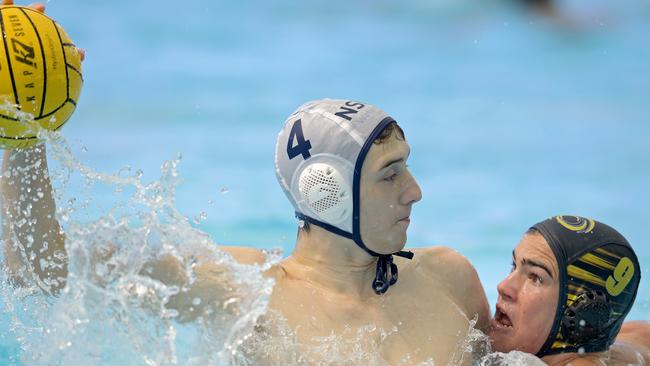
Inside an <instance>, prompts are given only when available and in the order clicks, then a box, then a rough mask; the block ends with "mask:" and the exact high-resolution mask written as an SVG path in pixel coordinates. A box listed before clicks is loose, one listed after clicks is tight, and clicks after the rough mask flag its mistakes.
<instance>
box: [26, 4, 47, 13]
mask: <svg viewBox="0 0 650 366" xmlns="http://www.w3.org/2000/svg"><path fill="white" fill-rule="evenodd" d="M28 7H30V8H32V9H34V10H36V11H39V12H41V13H45V5H44V4H41V3H33V4H29V5H28Z"/></svg>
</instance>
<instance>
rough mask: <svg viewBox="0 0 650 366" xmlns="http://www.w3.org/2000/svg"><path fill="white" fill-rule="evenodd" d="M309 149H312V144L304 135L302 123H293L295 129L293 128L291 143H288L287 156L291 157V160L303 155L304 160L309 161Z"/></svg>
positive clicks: (299, 121)
mask: <svg viewBox="0 0 650 366" xmlns="http://www.w3.org/2000/svg"><path fill="white" fill-rule="evenodd" d="M294 140H295V146H294ZM309 149H311V142H309V140H305V136H304V135H303V134H302V121H301V120H297V121H296V122H294V123H293V127H291V133H289V141H287V155H289V160H291V159H293V158H295V157H296V156H298V155H302V158H303V159H305V160H307V159H309V158H310V157H311V154H310V153H309Z"/></svg>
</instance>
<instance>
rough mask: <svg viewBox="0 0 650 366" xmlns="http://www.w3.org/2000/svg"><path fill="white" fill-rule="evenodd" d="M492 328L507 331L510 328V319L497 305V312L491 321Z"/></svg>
mask: <svg viewBox="0 0 650 366" xmlns="http://www.w3.org/2000/svg"><path fill="white" fill-rule="evenodd" d="M492 326H493V328H497V329H509V328H512V322H511V321H510V317H508V314H506V313H505V312H504V311H503V310H502V309H501V307H500V306H498V305H497V310H496V312H495V313H494V319H492Z"/></svg>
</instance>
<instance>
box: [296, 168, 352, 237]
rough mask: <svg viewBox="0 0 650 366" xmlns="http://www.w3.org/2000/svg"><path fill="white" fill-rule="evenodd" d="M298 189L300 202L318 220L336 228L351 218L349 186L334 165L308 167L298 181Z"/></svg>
mask: <svg viewBox="0 0 650 366" xmlns="http://www.w3.org/2000/svg"><path fill="white" fill-rule="evenodd" d="M298 190H299V192H300V196H301V197H300V198H301V200H303V201H304V202H305V203H306V205H307V207H309V209H310V210H311V211H312V213H313V214H314V216H316V217H317V218H318V219H319V220H322V221H324V222H326V223H329V224H331V225H337V224H340V223H342V222H344V221H345V220H346V219H349V218H350V216H351V215H352V193H351V191H350V185H349V184H348V183H347V182H346V181H345V178H343V175H342V174H341V173H340V172H339V171H338V170H337V169H336V168H335V167H333V166H332V165H329V164H326V163H314V164H309V165H308V166H306V167H305V168H304V169H303V170H302V172H301V173H300V177H299V178H298Z"/></svg>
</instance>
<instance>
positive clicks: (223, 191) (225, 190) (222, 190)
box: [220, 187, 230, 194]
mask: <svg viewBox="0 0 650 366" xmlns="http://www.w3.org/2000/svg"><path fill="white" fill-rule="evenodd" d="M220 192H221V194H226V193H228V192H230V191H229V190H228V187H223V188H221V190H220Z"/></svg>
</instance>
